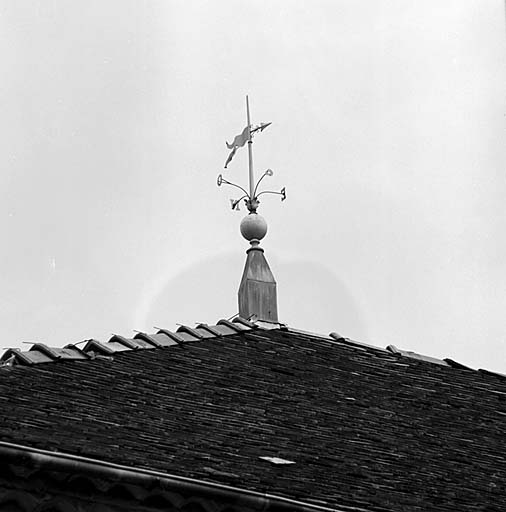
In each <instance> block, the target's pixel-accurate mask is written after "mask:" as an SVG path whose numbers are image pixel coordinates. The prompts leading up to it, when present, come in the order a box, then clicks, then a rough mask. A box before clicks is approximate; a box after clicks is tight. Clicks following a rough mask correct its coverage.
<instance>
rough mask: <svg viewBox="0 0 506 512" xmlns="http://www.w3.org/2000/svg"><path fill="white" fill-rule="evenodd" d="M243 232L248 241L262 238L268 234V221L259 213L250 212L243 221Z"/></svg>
mask: <svg viewBox="0 0 506 512" xmlns="http://www.w3.org/2000/svg"><path fill="white" fill-rule="evenodd" d="M241 234H242V236H243V237H244V238H246V240H248V242H251V241H252V240H262V238H263V237H264V236H265V235H266V234H267V222H266V220H265V219H264V218H263V217H262V216H261V215H259V214H258V213H253V212H252V213H250V214H249V215H246V217H244V219H242V221H241Z"/></svg>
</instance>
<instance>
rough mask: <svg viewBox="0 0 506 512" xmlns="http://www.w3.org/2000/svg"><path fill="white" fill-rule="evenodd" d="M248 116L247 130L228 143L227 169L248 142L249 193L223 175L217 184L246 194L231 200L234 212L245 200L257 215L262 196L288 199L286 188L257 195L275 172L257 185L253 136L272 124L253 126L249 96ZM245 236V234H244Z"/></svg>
mask: <svg viewBox="0 0 506 512" xmlns="http://www.w3.org/2000/svg"><path fill="white" fill-rule="evenodd" d="M246 115H247V123H248V124H247V125H246V128H244V130H243V131H242V132H241V133H240V134H239V135H236V136H235V137H234V140H233V141H232V143H231V144H229V143H228V142H226V145H227V148H228V149H230V150H231V152H230V154H229V155H228V158H227V160H226V162H225V169H226V168H227V166H228V165H229V164H230V162H231V161H232V158H234V155H235V154H236V152H237V150H238V149H239V148H241V147H243V146H244V145H245V144H246V142H247V143H248V159H249V192H248V191H247V190H246V189H245V188H243V187H241V186H240V185H236V184H235V183H232V182H230V181H227V180H226V179H224V178H223V176H222V175H221V174H220V175H219V176H218V180H217V183H218V186H221V185H222V184H223V183H225V184H226V185H231V186H232V187H236V188H238V189H240V190H241V191H242V192H244V194H243V195H242V196H241V197H240V198H239V199H231V200H230V202H231V205H232V210H239V203H240V202H241V201H242V200H243V199H244V202H245V204H246V207H247V208H248V210H249V213H250V214H256V213H257V208H258V205H259V204H260V201H259V200H258V198H259V197H260V196H261V195H262V194H275V195H279V196H281V200H282V201H284V200H285V199H286V192H285V188H284V187H283V188H282V189H281V191H279V192H275V191H272V190H263V191H262V192H259V193H257V192H258V186H259V185H260V182H261V181H262V180H263V179H264V178H265V176H272V175H273V172H272V170H271V169H267V170H266V171H264V173H263V174H262V176H261V177H260V179H259V180H258V181H257V182H256V184H255V177H254V173H253V136H254V135H255V134H256V133H261V132H263V131H264V130H265V129H266V128H267V127H268V126H270V125H271V124H272V123H261V124H259V125H256V126H252V125H251V119H250V111H249V98H248V96H246ZM259 217H260V216H259ZM246 219H247V217H246ZM246 219H243V222H242V223H241V232H243V229H242V226H243V223H244V221H246ZM258 220H259V219H258ZM262 220H263V219H262ZM251 221H253V219H249V220H248V223H250V222H251ZM263 222H264V223H265V221H263ZM265 231H266V232H267V224H265ZM243 235H244V233H243ZM245 238H247V237H246V236H245ZM262 238H263V237H262Z"/></svg>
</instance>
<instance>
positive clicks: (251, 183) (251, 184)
mask: <svg viewBox="0 0 506 512" xmlns="http://www.w3.org/2000/svg"><path fill="white" fill-rule="evenodd" d="M246 114H247V117H248V156H249V192H250V193H249V196H250V199H251V200H253V199H254V196H253V193H254V186H255V180H254V177H253V147H252V144H253V140H252V139H251V120H250V115H249V98H248V95H247V94H246Z"/></svg>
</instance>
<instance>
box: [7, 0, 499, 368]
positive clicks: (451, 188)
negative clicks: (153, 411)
mask: <svg viewBox="0 0 506 512" xmlns="http://www.w3.org/2000/svg"><path fill="white" fill-rule="evenodd" d="M504 10H505V9H504V2H503V1H500V0H474V1H473V0H454V1H451V0H445V1H441V0H432V1H424V2H420V1H419V0H412V1H409V0H398V1H395V0H383V1H379V0H354V1H351V0H347V1H344V0H341V1H338V0H329V1H322V0H317V1H315V0H312V1H311V2H309V1H304V2H301V1H294V0H291V1H288V0H285V1H272V0H271V1H263V0H254V1H243V0H240V1H238V0H233V1H224V0H220V1H214V2H206V1H177V2H174V1H166V0H164V1H140V0H137V1H128V0H109V1H103V0H100V1H90V0H85V1H84V0H83V1H73V2H67V1H63V0H60V1H50V0H45V1H38V2H35V1H25V0H3V1H2V2H1V3H0V77H1V79H0V98H1V100H2V101H1V103H2V114H1V116H0V140H1V148H2V150H1V152H0V164H1V165H0V185H1V186H0V195H1V198H0V233H1V240H2V247H1V251H0V258H1V260H0V261H1V265H2V272H1V275H0V339H1V343H0V346H3V347H25V348H27V347H28V345H21V342H23V341H41V342H44V343H47V344H48V345H52V346H62V345H65V344H67V343H70V342H77V341H80V340H83V339H86V338H97V339H100V340H104V341H105V340H107V339H108V337H109V336H110V334H111V333H113V332H114V333H118V334H122V335H126V336H128V335H131V334H132V329H139V330H146V331H148V332H153V326H154V325H156V326H162V327H166V328H169V329H174V328H176V323H186V324H189V325H194V323H195V322H208V323H215V322H216V321H217V320H218V319H219V318H226V317H230V316H231V315H233V314H234V313H236V311H237V304H236V302H237V299H236V293H237V288H238V285H239V281H240V278H241V273H242V268H243V265H244V261H245V253H244V251H245V250H246V249H247V247H248V245H247V243H246V241H244V240H243V239H242V238H241V236H240V234H239V223H240V220H241V218H242V216H243V215H245V212H244V210H243V211H242V212H232V211H231V210H230V206H229V198H230V197H235V194H234V191H233V190H232V189H230V190H225V189H224V188H221V189H218V188H217V187H216V183H215V180H216V176H217V174H218V173H220V172H222V171H223V163H224V161H225V159H226V156H227V149H226V147H225V140H226V139H228V140H229V141H230V139H231V138H232V137H233V136H234V135H236V134H238V133H239V132H240V131H241V130H242V128H244V125H245V106H244V97H245V94H246V93H248V94H249V95H250V100H251V110H252V118H253V119H252V121H253V122H260V121H272V122H273V124H272V126H270V127H269V128H268V129H267V130H266V131H265V132H264V133H262V134H261V135H259V136H258V137H257V138H256V139H255V145H254V160H255V167H256V169H257V170H258V171H262V170H264V169H266V168H267V167H270V168H272V169H273V170H274V173H275V174H274V176H273V177H272V178H269V179H270V182H269V186H270V187H273V188H276V189H279V188H280V187H281V186H283V185H284V186H286V188H287V193H288V199H287V201H286V202H284V203H280V202H279V199H278V198H276V197H274V196H272V197H269V196H267V197H266V199H265V201H263V202H262V205H261V208H260V210H259V212H260V213H261V214H262V215H263V216H264V217H265V218H266V219H267V220H268V223H269V233H268V235H267V237H266V238H265V240H264V242H263V244H262V245H263V246H264V248H265V250H266V256H267V259H268V261H269V263H270V265H271V268H272V270H273V272H274V275H275V277H276V279H277V281H278V300H279V304H278V307H279V313H280V320H281V321H283V322H286V323H288V324H289V325H291V326H293V327H296V328H300V329H304V330H311V331H314V332H318V333H323V334H328V333H329V332H330V331H338V332H339V333H341V334H343V335H345V336H348V337H351V338H354V339H358V340H362V341H365V342H368V343H371V344H374V345H379V346H383V347H384V346H386V345H388V344H394V345H396V346H398V347H400V348H403V349H407V350H414V351H417V352H421V353H424V354H429V355H433V356H436V357H451V358H453V359H456V360H458V361H460V362H462V363H464V364H468V365H471V366H473V367H477V368H478V367H482V368H488V369H492V370H496V371H501V372H505V373H506V314H505V313H506V201H505V197H506V173H505V162H506V143H505V123H506V105H505V95H504V92H505V84H506V67H505V62H506V59H505V56H506V30H505V12H504ZM224 175H225V177H227V178H228V179H231V180H234V181H238V182H240V183H242V184H246V183H247V152H246V149H245V148H243V149H241V150H239V152H238V154H237V155H236V157H235V159H234V160H233V162H232V164H231V165H230V167H229V169H228V170H227V171H225V172H224ZM266 181H267V179H266Z"/></svg>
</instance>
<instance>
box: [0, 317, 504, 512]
mask: <svg viewBox="0 0 506 512" xmlns="http://www.w3.org/2000/svg"><path fill="white" fill-rule="evenodd" d="M228 324H230V323H227V322H222V323H221V325H220V324H219V325H218V326H215V327H209V328H206V327H205V326H201V327H200V328H199V329H197V330H196V331H195V330H194V333H193V335H192V334H191V331H192V330H191V329H190V330H189V331H188V330H187V328H182V329H181V331H180V333H179V334H177V333H176V334H175V335H174V333H168V332H165V334H164V333H163V332H160V333H159V334H156V335H152V336H151V337H147V336H145V335H138V337H137V339H133V340H125V339H124V338H121V337H115V338H113V339H112V340H111V343H109V344H103V345H101V344H98V343H94V342H92V343H88V345H87V349H86V350H85V351H84V352H79V351H78V350H77V349H75V348H71V347H70V348H67V349H66V351H67V355H62V353H61V349H60V352H58V351H56V352H54V353H53V354H52V355H51V354H50V353H48V355H46V356H45V357H46V359H45V360H47V361H52V362H48V363H47V364H34V365H32V366H24V365H23V364H21V365H16V366H4V367H2V368H0V406H1V408H2V417H1V420H0V425H1V429H0V440H1V441H7V442H13V443H19V444H24V445H29V446H32V447H35V448H40V449H47V450H56V451H60V452H66V453H72V454H78V455H82V456H86V457H90V458H95V459H100V460H104V461H110V462H114V463H118V464H124V465H127V466H133V467H142V468H149V469H153V470H159V471H164V472H168V473H172V474H178V475H182V476H187V477H192V478H198V479H202V480H206V481H213V482H219V483H225V484H228V485H232V486H235V487H241V488H245V489H250V490H255V491H260V492H269V493H275V494H278V495H281V496H287V497H290V498H294V499H299V500H303V501H306V502H309V503H315V504H319V505H323V506H329V507H345V506H349V507H352V506H353V507H361V508H362V509H364V510H375V511H382V510H398V511H410V510H413V511H415V510H420V511H422V510H424V511H425V510H443V511H445V510H448V511H449V510H452V511H453V510H460V511H465V510H473V511H474V510H496V509H495V508H493V507H494V505H496V506H499V505H500V504H501V503H504V502H505V501H506V423H505V419H506V381H505V380H504V379H502V378H501V377H500V376H497V375H492V374H489V373H485V372H479V371H470V370H466V369H463V368H462V369H461V368H456V367H452V366H449V365H448V364H445V363H444V362H442V364H435V363H433V362H428V361H424V360H420V359H416V358H413V357H405V356H403V355H401V354H399V353H392V349H391V350H390V351H388V350H382V349H376V348H372V347H367V346H360V345H359V344H356V343H350V342H349V341H348V340H345V339H340V340H336V339H333V338H331V337H325V336H317V335H311V334H306V333H302V332H300V331H293V330H289V329H284V328H277V329H262V328H250V327H248V326H247V323H243V324H241V323H237V324H230V325H228ZM231 326H232V327H231ZM213 329H214V333H213ZM170 334H173V337H172V338H171V337H170V336H169V335H170ZM174 336H175V337H176V338H177V337H179V341H176V340H175V338H174ZM198 336H200V338H199V337H198ZM149 339H151V344H150V343H149V342H148V341H146V340H149ZM128 344H130V345H131V346H130V347H128ZM155 344H159V345H160V347H159V348H155ZM162 345H164V346H162ZM136 346H137V347H138V348H139V349H138V350H136V349H135V347H136ZM101 347H102V348H101ZM103 347H106V349H104V348H103ZM141 348H145V350H142V349H141ZM148 348H149V349H148ZM107 350H110V353H107ZM43 351H44V350H43V349H42V348H41V347H40V346H39V347H38V348H36V349H35V350H33V351H32V352H34V353H35V352H37V353H38V354H41V355H36V356H35V355H33V354H32V356H33V357H32V362H34V361H33V359H39V360H41V358H43V356H44V354H43ZM101 353H102V354H103V355H100V354H101ZM58 354H60V355H59V359H58V361H55V358H56V357H57V356H58ZM69 354H70V355H69ZM72 354H73V356H72ZM90 355H91V356H92V357H93V358H90ZM67 357H68V358H69V359H68V360H65V359H66V358H67ZM16 358H17V360H18V362H23V361H24V364H29V360H30V352H27V353H23V355H19V353H18V356H16V354H15V353H13V352H12V353H10V354H7V355H6V356H4V359H7V360H10V361H11V362H12V361H13V359H16ZM23 358H26V360H23ZM454 366H455V365H454ZM261 457H278V458H281V459H286V460H288V461H293V462H294V464H287V465H276V464H272V463H271V462H268V461H266V460H264V459H261ZM497 510H499V508H497Z"/></svg>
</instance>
